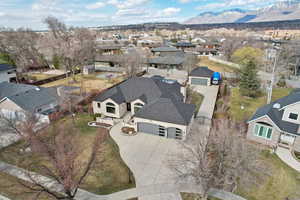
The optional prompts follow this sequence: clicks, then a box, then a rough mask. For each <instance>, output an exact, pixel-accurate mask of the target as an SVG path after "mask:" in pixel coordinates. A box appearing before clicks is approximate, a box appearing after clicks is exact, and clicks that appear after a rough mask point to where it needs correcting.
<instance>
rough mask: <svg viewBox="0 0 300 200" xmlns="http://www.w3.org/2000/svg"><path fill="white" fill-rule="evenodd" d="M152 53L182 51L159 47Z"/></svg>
mask: <svg viewBox="0 0 300 200" xmlns="http://www.w3.org/2000/svg"><path fill="white" fill-rule="evenodd" d="M151 51H152V52H179V51H181V50H180V49H177V48H175V47H157V48H153V49H151Z"/></svg>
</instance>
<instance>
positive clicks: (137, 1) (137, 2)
mask: <svg viewBox="0 0 300 200" xmlns="http://www.w3.org/2000/svg"><path fill="white" fill-rule="evenodd" d="M150 1H151V0H125V1H114V0H113V1H112V2H114V4H113V5H115V6H116V7H117V8H119V9H129V8H134V7H138V6H141V5H145V4H146V3H148V2H150ZM115 2H118V3H117V4H116V3H115Z"/></svg>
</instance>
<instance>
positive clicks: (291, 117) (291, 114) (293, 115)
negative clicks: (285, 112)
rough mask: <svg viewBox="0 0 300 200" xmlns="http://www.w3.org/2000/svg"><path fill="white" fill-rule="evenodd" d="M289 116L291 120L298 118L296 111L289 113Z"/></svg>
mask: <svg viewBox="0 0 300 200" xmlns="http://www.w3.org/2000/svg"><path fill="white" fill-rule="evenodd" d="M289 118H290V119H293V120H298V114H296V113H290V115H289Z"/></svg>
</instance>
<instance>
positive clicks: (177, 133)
mask: <svg viewBox="0 0 300 200" xmlns="http://www.w3.org/2000/svg"><path fill="white" fill-rule="evenodd" d="M168 138H173V139H178V140H181V139H182V138H183V135H182V130H181V129H179V128H173V127H170V128H168Z"/></svg>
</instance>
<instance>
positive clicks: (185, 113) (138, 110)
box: [93, 76, 195, 139]
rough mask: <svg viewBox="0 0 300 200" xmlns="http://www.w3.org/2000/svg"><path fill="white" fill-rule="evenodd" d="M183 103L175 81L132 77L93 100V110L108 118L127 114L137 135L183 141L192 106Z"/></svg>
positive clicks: (182, 94)
mask: <svg viewBox="0 0 300 200" xmlns="http://www.w3.org/2000/svg"><path fill="white" fill-rule="evenodd" d="M184 100H185V87H182V86H181V85H180V84H179V83H178V82H177V81H170V80H165V79H162V78H160V77H158V76H156V77H154V78H145V77H133V78H130V79H128V80H126V81H124V82H122V83H120V84H118V85H116V86H115V87H112V88H110V89H108V90H107V91H105V92H103V93H102V94H100V95H99V96H97V97H96V98H95V100H94V101H93V110H94V113H100V114H102V115H103V116H106V117H112V118H122V117H123V116H124V115H125V114H126V113H130V114H131V115H132V120H133V126H134V128H135V130H136V131H138V132H143V133H148V134H153V135H159V136H162V137H167V138H175V139H185V138H186V135H187V134H188V132H189V130H190V127H191V124H192V122H193V118H194V113H195V106H194V105H192V104H186V103H184Z"/></svg>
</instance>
